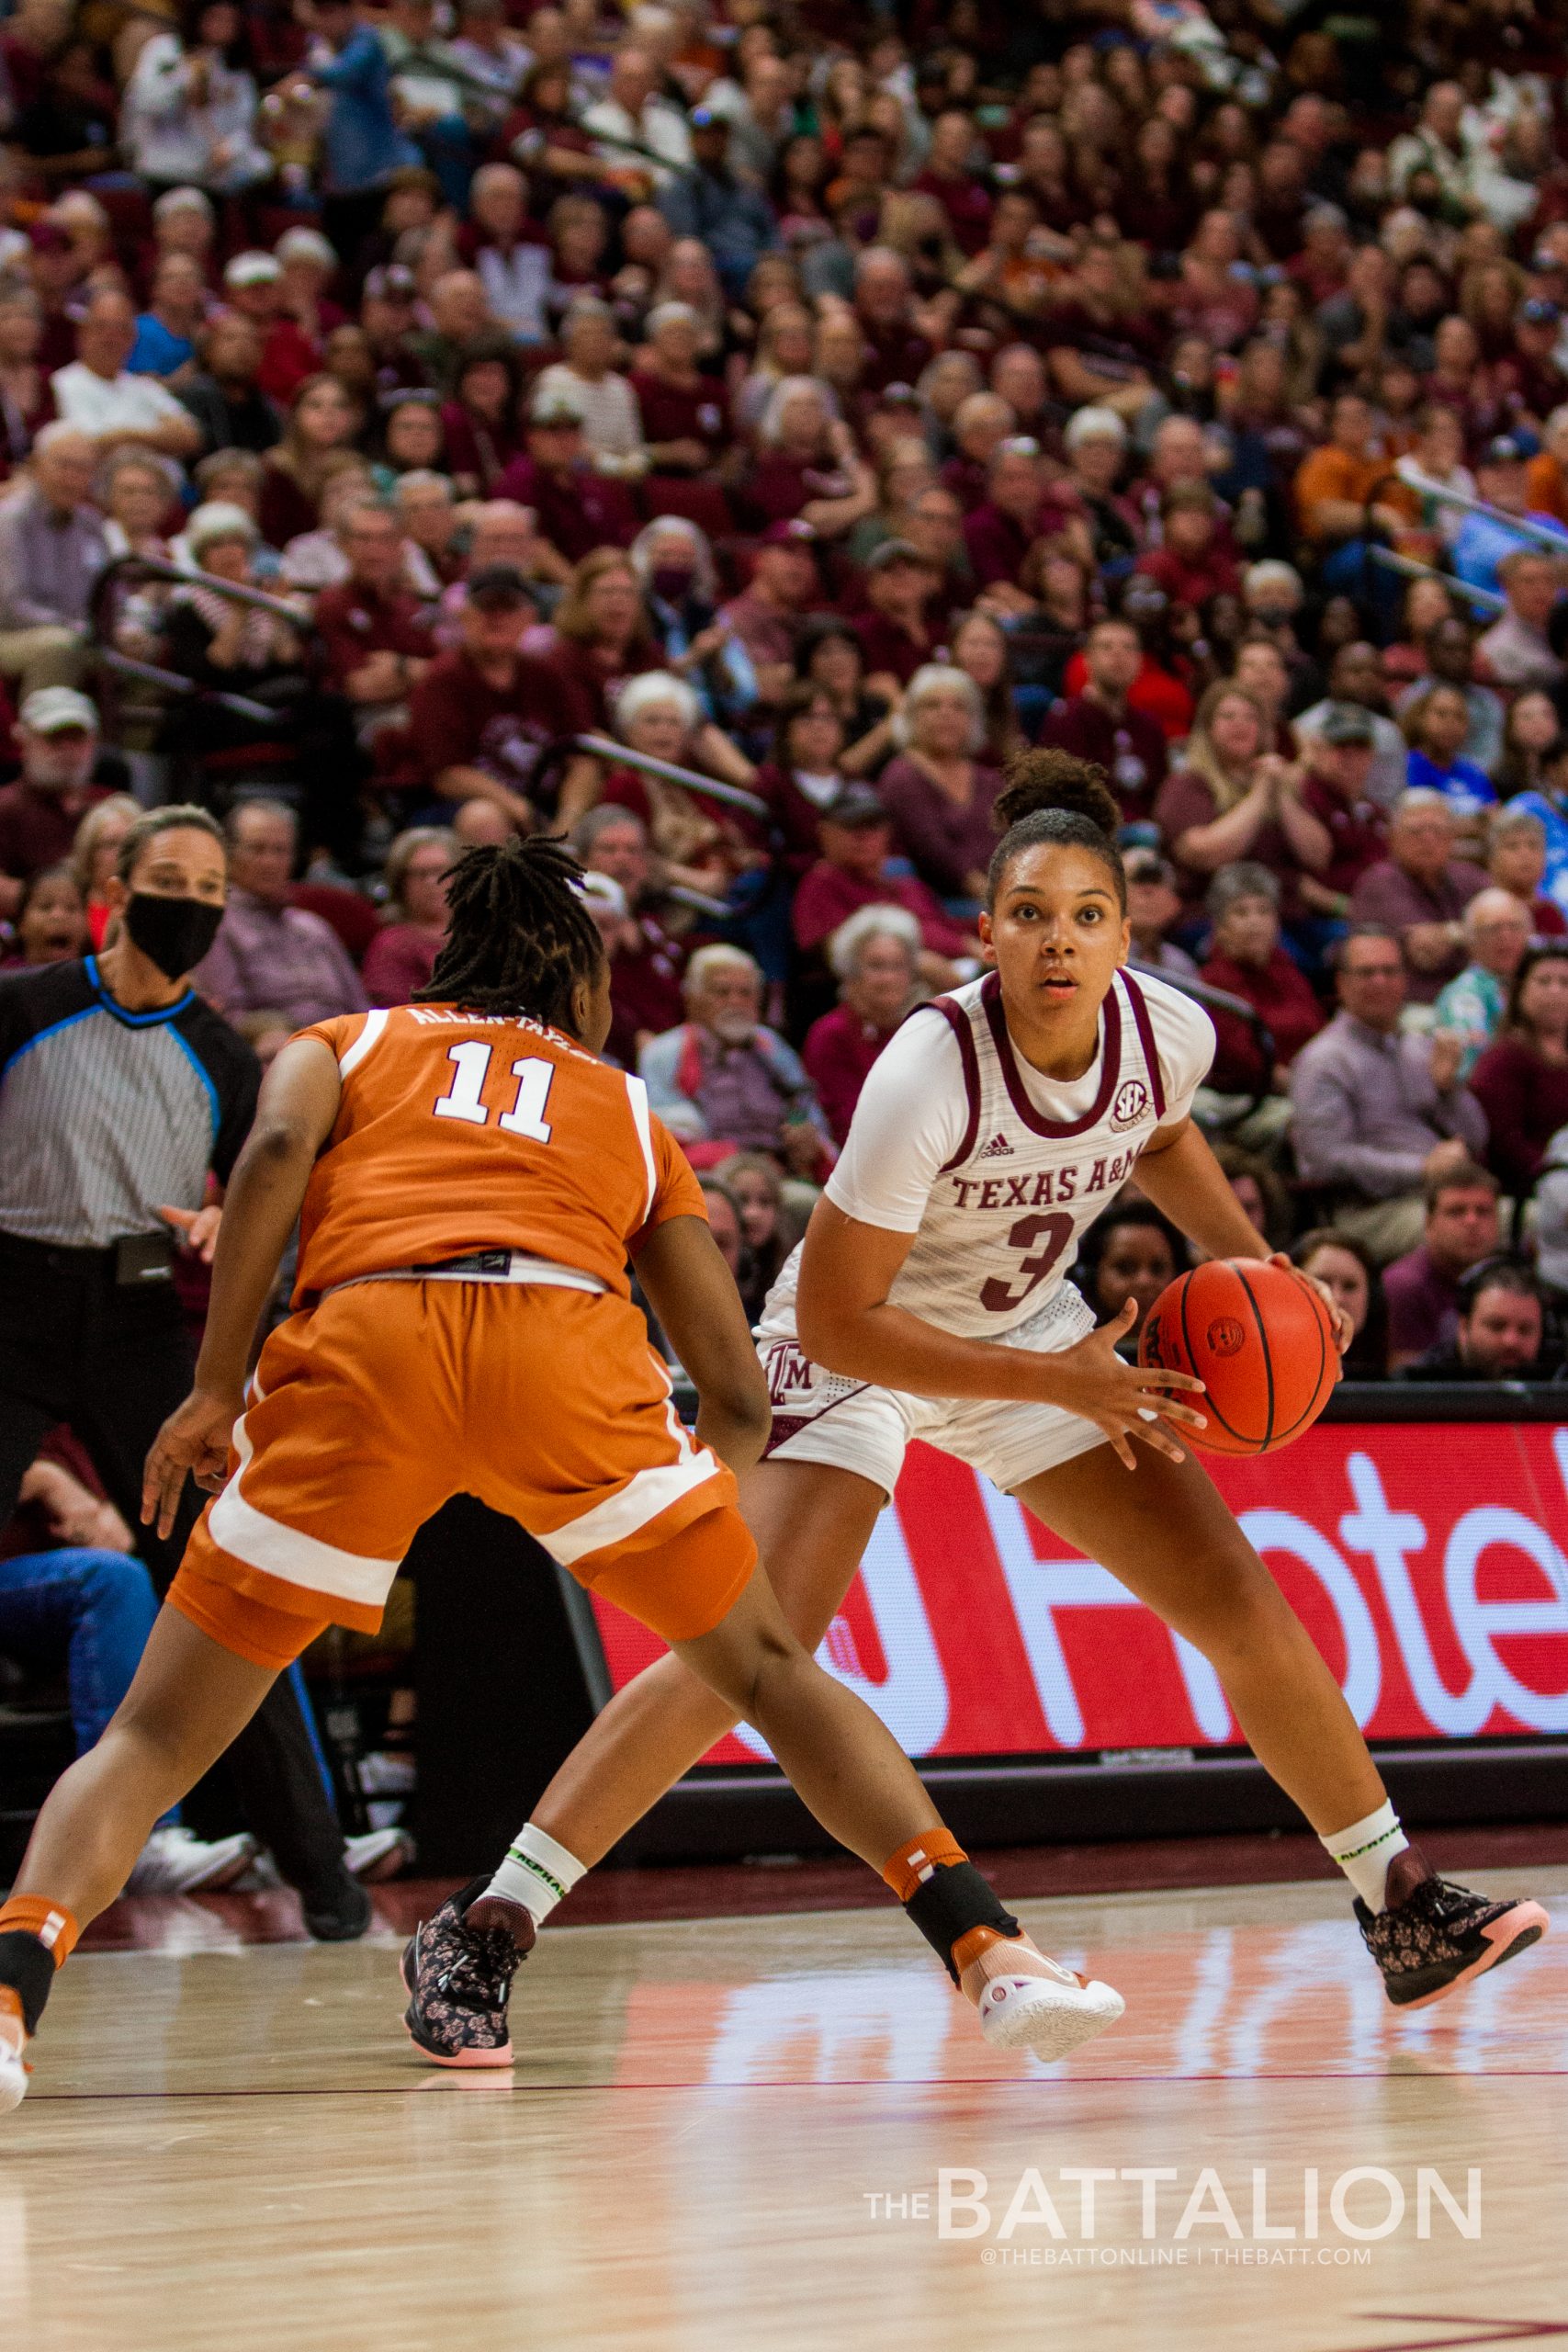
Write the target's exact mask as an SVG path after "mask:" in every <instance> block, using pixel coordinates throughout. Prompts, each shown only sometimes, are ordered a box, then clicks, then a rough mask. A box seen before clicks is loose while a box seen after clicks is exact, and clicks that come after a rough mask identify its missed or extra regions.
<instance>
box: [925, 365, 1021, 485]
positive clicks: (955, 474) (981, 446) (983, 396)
mask: <svg viewBox="0 0 1568 2352" xmlns="http://www.w3.org/2000/svg"><path fill="white" fill-rule="evenodd" d="M1017 431H1018V419H1017V417H1016V416H1015V415H1014V414H1013V413H1012V410H1011V409H1010V407H1009V405H1008V403H1007V401H1004V400H1003V399H1002V397H1001V395H1000V394H999V393H998V392H971V393H969V394H968V396H967V398H965V399H964V400H961V401H959V403H958V406H957V408H956V409H955V410H954V411H953V443H954V450H953V456H952V457H951V458H948V460H947V462H946V464H945V465H944V466H943V467H942V481H943V482H944V484H945V485H946V487H947V488H948V489H949V490H951V491H952V492H953V496H954V497H955V498H956V499H957V501H958V503H959V504H960V505H961V506H962V507H963V509H964V514H965V515H972V514H973V513H974V512H975V509H976V507H977V506H983V505H984V504H985V502H986V495H987V492H988V490H989V489H990V483H991V460H992V458H994V457H995V456H996V454H997V451H998V449H999V448H1000V447H1001V446H1002V443H1003V442H1004V441H1006V440H1007V439H1009V437H1010V435H1013V434H1015V433H1016V432H1017Z"/></svg>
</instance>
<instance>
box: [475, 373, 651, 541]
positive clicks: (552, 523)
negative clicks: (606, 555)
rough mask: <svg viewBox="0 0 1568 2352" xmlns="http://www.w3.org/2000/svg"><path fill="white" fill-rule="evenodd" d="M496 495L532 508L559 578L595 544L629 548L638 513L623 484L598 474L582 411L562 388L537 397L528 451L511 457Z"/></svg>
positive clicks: (529, 424)
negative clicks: (555, 560)
mask: <svg viewBox="0 0 1568 2352" xmlns="http://www.w3.org/2000/svg"><path fill="white" fill-rule="evenodd" d="M496 494H497V496H498V497H501V498H508V499H511V500H513V501H514V503H516V504H517V505H519V506H531V507H532V508H533V510H534V513H535V515H536V516H537V518H538V524H539V531H540V534H541V536H542V537H543V538H544V539H545V540H546V541H547V544H548V545H549V546H550V547H551V548H554V550H555V552H556V554H557V555H558V557H559V558H560V560H561V575H560V576H561V577H562V578H563V579H564V578H565V576H566V572H567V569H568V567H569V566H570V565H571V564H574V563H581V560H582V559H583V557H584V556H585V555H592V552H593V550H594V548H603V547H613V548H629V547H630V545H631V543H632V541H633V540H634V539H635V538H636V537H637V508H636V506H635V505H634V504H633V503H632V499H631V493H630V492H628V491H627V489H626V484H625V483H624V482H619V481H613V480H612V479H611V477H610V476H609V475H608V474H601V473H597V472H595V470H594V468H593V466H592V462H591V460H590V458H589V456H588V452H587V447H586V445H585V443H584V440H583V435H582V412H581V409H579V408H578V407H577V405H576V403H575V402H574V401H570V400H569V399H568V398H567V397H566V395H565V393H563V392H549V393H546V394H545V395H543V396H542V397H538V398H536V400H535V401H534V403H533V406H532V407H531V408H530V410H529V412H528V432H527V454H526V455H525V456H524V457H521V458H513V461H512V463H511V464H510V465H509V466H508V467H507V469H506V471H505V472H504V473H503V474H502V477H501V480H500V481H499V482H498V483H497V484H496Z"/></svg>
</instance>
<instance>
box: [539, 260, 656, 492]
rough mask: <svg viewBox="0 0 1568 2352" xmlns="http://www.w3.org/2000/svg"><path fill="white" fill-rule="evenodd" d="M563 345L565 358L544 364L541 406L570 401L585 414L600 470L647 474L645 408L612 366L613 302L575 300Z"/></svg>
mask: <svg viewBox="0 0 1568 2352" xmlns="http://www.w3.org/2000/svg"><path fill="white" fill-rule="evenodd" d="M561 348H562V350H563V351H564V352H565V354H566V357H565V358H564V359H558V360H557V361H556V362H555V364H554V366H553V367H549V368H545V369H544V371H543V373H542V374H541V375H540V377H539V379H538V382H537V384H536V387H535V392H534V400H535V405H536V407H537V406H539V405H540V404H542V403H545V402H547V401H550V400H552V399H561V400H565V401H570V403H571V405H572V406H573V407H574V408H575V409H577V410H578V411H579V412H580V413H581V418H582V437H583V440H584V441H585V442H586V444H587V447H588V449H589V452H590V454H591V455H592V459H593V463H594V466H595V467H596V469H598V471H599V472H600V473H602V474H639V473H642V472H643V471H644V470H645V469H646V468H647V464H648V451H647V448H646V447H645V445H644V442H643V437H642V412H641V411H640V409H639V408H638V407H637V394H636V393H635V392H634V391H633V390H632V388H631V386H630V384H629V383H628V382H627V381H626V378H625V377H624V376H617V375H616V374H615V370H614V369H613V368H611V365H610V362H611V360H612V359H613V358H614V357H615V312H614V311H612V310H611V309H610V306H609V304H608V303H607V302H601V301H598V300H592V299H590V300H579V301H576V302H574V303H573V304H572V306H571V308H570V311H568V312H567V314H566V319H565V322H564V323H563V325H562V327H561Z"/></svg>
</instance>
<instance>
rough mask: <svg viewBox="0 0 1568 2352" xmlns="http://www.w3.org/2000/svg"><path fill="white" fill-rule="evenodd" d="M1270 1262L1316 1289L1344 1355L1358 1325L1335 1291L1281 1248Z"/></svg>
mask: <svg viewBox="0 0 1568 2352" xmlns="http://www.w3.org/2000/svg"><path fill="white" fill-rule="evenodd" d="M1269 1264H1270V1265H1271V1266H1283V1267H1285V1268H1286V1269H1287V1271H1288V1272H1291V1273H1292V1274H1294V1276H1295V1277H1296V1280H1297V1281H1298V1282H1302V1283H1310V1284H1311V1286H1312V1288H1313V1289H1314V1291H1316V1293H1317V1295H1318V1296H1319V1298H1321V1299H1322V1301H1323V1303H1324V1305H1325V1306H1326V1307H1327V1309H1328V1314H1329V1319H1330V1321H1331V1322H1332V1323H1333V1326H1334V1344H1335V1346H1336V1347H1337V1349H1338V1351H1339V1352H1340V1354H1341V1355H1343V1354H1344V1352H1345V1351H1346V1349H1347V1348H1348V1346H1349V1344H1350V1342H1351V1340H1353V1339H1354V1338H1355V1336H1356V1327H1355V1325H1354V1324H1353V1323H1352V1322H1351V1320H1350V1317H1349V1314H1348V1311H1347V1310H1346V1308H1344V1307H1343V1306H1340V1304H1339V1301H1338V1300H1337V1298H1336V1297H1335V1295H1334V1293H1333V1292H1332V1291H1331V1290H1330V1289H1329V1287H1328V1284H1327V1283H1320V1282H1319V1281H1318V1279H1317V1276H1316V1275H1315V1274H1308V1273H1303V1271H1302V1269H1301V1267H1300V1266H1294V1265H1292V1263H1291V1261H1290V1260H1289V1258H1287V1257H1286V1256H1285V1255H1284V1254H1283V1252H1282V1251H1280V1250H1275V1252H1274V1255H1273V1256H1272V1257H1271V1258H1270V1259H1269Z"/></svg>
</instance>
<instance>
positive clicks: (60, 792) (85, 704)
mask: <svg viewBox="0 0 1568 2352" xmlns="http://www.w3.org/2000/svg"><path fill="white" fill-rule="evenodd" d="M17 747H18V749H19V750H20V752H21V755H22V773H21V775H19V776H18V777H17V781H16V783H15V784H8V785H6V786H4V788H0V915H5V916H10V915H13V914H15V912H16V910H17V902H18V900H19V899H20V898H21V894H22V886H23V884H24V883H25V882H27V881H28V879H29V878H30V877H31V876H33V875H35V874H37V873H39V872H40V871H41V870H42V868H43V867H44V866H46V865H60V864H61V863H62V860H63V859H65V858H68V857H69V856H70V855H71V853H72V850H73V847H74V845H75V841H76V828H77V826H78V825H79V824H80V823H81V821H82V819H83V818H84V817H85V815H86V813H87V811H88V809H91V808H94V807H95V806H96V803H97V802H98V801H100V800H104V799H107V797H108V794H107V786H99V785H96V784H95V783H94V782H93V770H94V768H95V766H96V763H97V757H98V714H97V712H96V710H95V709H94V707H93V706H92V704H91V703H90V702H89V701H88V699H87V697H86V695H79V694H78V693H77V692H76V690H75V688H74V687H73V686H40V687H39V689H38V691H37V692H36V693H35V694H30V695H28V698H27V700H26V701H25V702H24V703H23V705H22V709H21V716H20V718H19V720H18V723H17Z"/></svg>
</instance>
